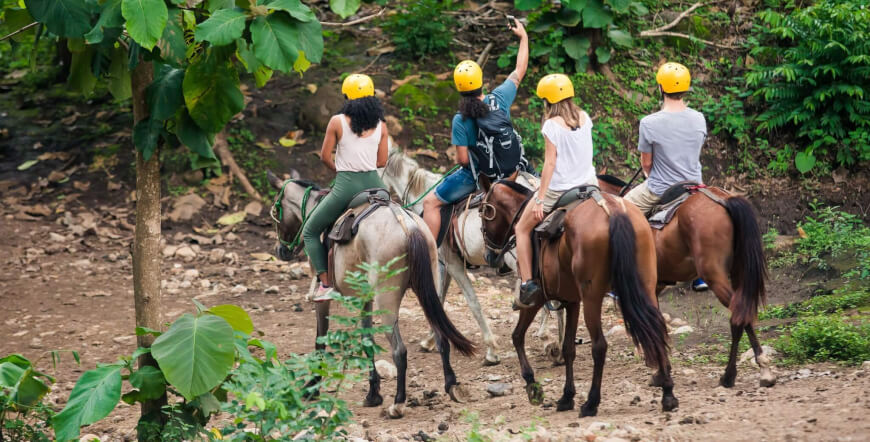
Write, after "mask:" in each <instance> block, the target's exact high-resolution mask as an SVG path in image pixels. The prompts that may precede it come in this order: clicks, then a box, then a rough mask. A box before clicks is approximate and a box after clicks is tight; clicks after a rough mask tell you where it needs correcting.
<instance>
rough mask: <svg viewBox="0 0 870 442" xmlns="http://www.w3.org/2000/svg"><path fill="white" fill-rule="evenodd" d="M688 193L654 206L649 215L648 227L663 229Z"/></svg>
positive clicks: (687, 196)
mask: <svg viewBox="0 0 870 442" xmlns="http://www.w3.org/2000/svg"><path fill="white" fill-rule="evenodd" d="M690 195H691V194H690V193H689V192H686V193H683V194H682V195H680V196H678V197H676V199H674V200H672V201H671V202H669V203H667V204H663V205H659V206H656V207H655V208H654V209H653V214H652V216H650V217H649V225H650V227H652V228H654V229H656V230H661V229H663V228H664V227H665V226H666V225H668V223H669V222H671V219H673V218H674V214H676V213H677V209H678V208H679V207H680V205H681V204H683V202H685V201H686V200H687V199H688V198H689V196H690Z"/></svg>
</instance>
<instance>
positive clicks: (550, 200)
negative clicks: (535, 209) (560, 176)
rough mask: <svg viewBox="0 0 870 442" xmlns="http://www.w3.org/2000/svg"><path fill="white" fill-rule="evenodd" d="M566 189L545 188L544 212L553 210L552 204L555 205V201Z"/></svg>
mask: <svg viewBox="0 0 870 442" xmlns="http://www.w3.org/2000/svg"><path fill="white" fill-rule="evenodd" d="M565 192H567V190H552V189H547V193H546V194H544V199H543V201H544V213H550V211H551V210H553V206H555V205H556V201H559V197H561V196H562V195H563V194H564V193H565Z"/></svg>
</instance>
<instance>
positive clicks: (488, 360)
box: [483, 355, 501, 367]
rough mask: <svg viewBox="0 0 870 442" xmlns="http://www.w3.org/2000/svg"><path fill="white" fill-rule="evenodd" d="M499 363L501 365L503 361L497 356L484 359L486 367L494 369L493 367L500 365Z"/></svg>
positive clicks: (487, 356) (488, 356)
mask: <svg viewBox="0 0 870 442" xmlns="http://www.w3.org/2000/svg"><path fill="white" fill-rule="evenodd" d="M499 363H501V359H499V357H498V356H497V355H492V356H490V355H486V357H485V358H483V365H484V367H492V366H493V365H498V364H499Z"/></svg>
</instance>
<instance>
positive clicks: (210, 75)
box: [183, 54, 244, 133]
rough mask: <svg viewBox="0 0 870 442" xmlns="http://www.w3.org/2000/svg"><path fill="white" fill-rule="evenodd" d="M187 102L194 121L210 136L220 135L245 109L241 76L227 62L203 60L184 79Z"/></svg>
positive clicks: (195, 63)
mask: <svg viewBox="0 0 870 442" xmlns="http://www.w3.org/2000/svg"><path fill="white" fill-rule="evenodd" d="M183 89H184V102H185V103H186V104H187V110H188V111H189V112H190V116H191V118H193V121H196V124H198V125H199V127H201V128H203V129H205V130H206V131H207V132H210V133H218V132H220V131H221V130H222V129H223V128H224V126H225V125H226V124H227V123H228V122H229V121H230V119H231V118H233V116H234V115H236V114H237V113H239V112H241V111H242V109H243V108H244V96H243V95H242V91H240V90H239V73H238V72H237V71H236V69H235V68H234V67H233V66H232V64H231V62H230V61H229V60H227V59H219V57H217V56H216V55H214V54H209V55H204V56H201V57H200V58H199V59H198V60H196V61H195V62H194V63H192V64H191V65H190V66H189V67H188V68H187V73H186V74H185V75H184V83H183Z"/></svg>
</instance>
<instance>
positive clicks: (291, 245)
mask: <svg viewBox="0 0 870 442" xmlns="http://www.w3.org/2000/svg"><path fill="white" fill-rule="evenodd" d="M291 182H293V180H287V181H284V185H283V186H281V191H280V192H278V198H277V199H275V204H274V205H273V206H272V213H276V212H277V213H278V218H275V216H272V219H273V220H275V230H276V231H277V230H278V224H281V220H283V219H284V207H283V205H282V204H281V200H283V199H284V188H285V187H287V184H288V183H291ZM312 189H314V187H313V186H308V187H306V188H305V193H304V194H303V195H302V205H301V206H299V211H300V212H301V213H302V225H301V226H299V230H298V231H297V232H296V236H295V237H293V241H292V242H287V241H284V240H283V239H281V235H280V234H279V235H278V242H280V243H281V244H283V245H284V246H286V247H289V248H290V250H293V249H294V248H295V247H296V246H298V245H299V241H300V240H301V239H302V229H303V228H304V227H305V222H306V221H308V210H307V208H308V197H309V196H311V190H312Z"/></svg>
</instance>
